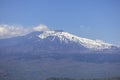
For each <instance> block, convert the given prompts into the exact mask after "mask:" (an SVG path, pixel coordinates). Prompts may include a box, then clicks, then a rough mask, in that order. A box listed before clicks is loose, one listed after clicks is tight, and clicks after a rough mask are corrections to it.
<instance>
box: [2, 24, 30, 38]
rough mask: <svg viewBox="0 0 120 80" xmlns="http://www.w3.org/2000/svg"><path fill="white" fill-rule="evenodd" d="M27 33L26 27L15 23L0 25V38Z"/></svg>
mask: <svg viewBox="0 0 120 80" xmlns="http://www.w3.org/2000/svg"><path fill="white" fill-rule="evenodd" d="M26 33H28V29H25V28H23V27H21V26H15V25H0V38H9V37H14V36H22V35H24V34H26Z"/></svg>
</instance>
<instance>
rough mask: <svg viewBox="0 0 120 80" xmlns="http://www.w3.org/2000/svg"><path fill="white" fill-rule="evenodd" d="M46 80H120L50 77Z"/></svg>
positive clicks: (118, 78) (115, 78)
mask: <svg viewBox="0 0 120 80" xmlns="http://www.w3.org/2000/svg"><path fill="white" fill-rule="evenodd" d="M46 80H120V77H114V78H93V79H74V78H57V77H51V78H47V79H46Z"/></svg>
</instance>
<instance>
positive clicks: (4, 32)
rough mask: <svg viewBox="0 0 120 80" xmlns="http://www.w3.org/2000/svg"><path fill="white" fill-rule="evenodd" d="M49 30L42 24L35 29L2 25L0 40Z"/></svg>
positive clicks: (0, 27) (0, 26)
mask: <svg viewBox="0 0 120 80" xmlns="http://www.w3.org/2000/svg"><path fill="white" fill-rule="evenodd" d="M46 30H49V29H48V28H47V26H46V25H43V24H40V25H38V26H35V27H29V28H28V27H27V28H25V27H24V26H18V25H6V24H5V25H0V39H2V38H10V37H15V36H22V35H25V34H27V33H30V32H32V31H46Z"/></svg>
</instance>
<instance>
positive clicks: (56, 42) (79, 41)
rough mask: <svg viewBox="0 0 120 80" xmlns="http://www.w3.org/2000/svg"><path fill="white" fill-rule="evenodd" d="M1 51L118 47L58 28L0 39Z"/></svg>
mask: <svg viewBox="0 0 120 80" xmlns="http://www.w3.org/2000/svg"><path fill="white" fill-rule="evenodd" d="M0 44H1V45H0V52H1V53H41V52H43V53H44V52H51V53H91V52H97V53H98V52H101V51H102V53H104V52H105V53H106V51H107V53H113V51H115V52H117V53H118V52H119V51H120V48H119V47H117V46H115V45H113V44H109V43H105V42H102V41H100V40H91V39H87V38H81V37H78V36H75V35H72V34H70V33H68V32H64V31H60V30H47V31H36V32H31V33H29V34H27V35H25V36H18V37H13V38H8V39H1V40H0Z"/></svg>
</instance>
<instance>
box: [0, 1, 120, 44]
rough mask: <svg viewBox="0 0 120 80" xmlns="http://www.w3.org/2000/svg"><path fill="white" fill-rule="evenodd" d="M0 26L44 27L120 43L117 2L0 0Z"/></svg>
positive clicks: (118, 4)
mask: <svg viewBox="0 0 120 80" xmlns="http://www.w3.org/2000/svg"><path fill="white" fill-rule="evenodd" d="M0 24H8V25H13V24H15V25H22V26H24V27H30V26H36V25H39V24H45V25H47V26H48V27H49V28H51V29H62V30H64V31H67V32H69V33H73V34H75V35H78V36H81V37H86V38H90V39H100V40H103V41H106V42H110V43H115V44H117V43H120V0H0Z"/></svg>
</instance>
